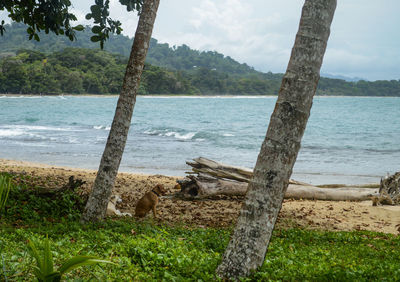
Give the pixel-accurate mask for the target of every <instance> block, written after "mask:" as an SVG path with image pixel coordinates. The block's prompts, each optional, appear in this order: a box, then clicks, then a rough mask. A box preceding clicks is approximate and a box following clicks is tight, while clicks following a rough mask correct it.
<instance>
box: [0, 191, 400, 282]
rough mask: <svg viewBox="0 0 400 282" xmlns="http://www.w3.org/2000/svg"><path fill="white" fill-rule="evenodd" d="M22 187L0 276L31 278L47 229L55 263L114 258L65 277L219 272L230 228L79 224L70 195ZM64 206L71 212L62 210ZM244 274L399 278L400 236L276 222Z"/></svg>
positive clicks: (2, 237) (210, 276)
mask: <svg viewBox="0 0 400 282" xmlns="http://www.w3.org/2000/svg"><path fill="white" fill-rule="evenodd" d="M20 188H21V187H20ZM24 191H25V190H24V189H22V188H21V189H13V191H12V192H10V197H9V200H8V201H7V205H6V209H5V213H4V216H3V217H2V219H1V220H2V221H0V281H3V280H5V279H6V278H7V279H8V281H33V280H34V276H33V274H32V266H33V265H35V260H34V259H33V258H32V257H31V256H30V255H29V252H28V249H29V248H28V240H30V241H32V242H33V243H34V244H35V245H36V246H43V242H44V240H45V238H46V236H48V238H49V240H50V244H51V250H52V251H53V257H54V262H55V268H58V267H59V266H60V265H61V264H62V262H65V261H66V260H68V259H69V258H71V257H73V256H78V255H88V256H95V257H98V258H100V259H105V260H110V261H112V262H113V263H115V265H111V264H99V265H95V266H89V267H86V268H80V269H76V270H74V271H72V272H71V273H68V274H67V275H66V276H65V278H66V280H67V281H89V280H92V281H132V280H134V281H162V280H164V281H199V280H200V281H201V280H202V281H217V280H218V279H217V278H216V277H215V274H214V272H215V268H216V267H217V265H218V263H219V262H220V259H221V256H222V253H223V252H224V249H225V247H226V245H227V243H228V240H229V235H230V231H231V230H230V229H213V228H196V227H187V226H184V225H175V226H167V225H163V224H161V225H156V224H154V223H153V222H152V221H151V220H150V221H145V222H136V221H135V220H134V219H118V220H116V219H114V220H107V221H104V222H101V223H98V224H88V225H80V224H79V223H78V221H77V218H78V217H79V213H80V212H79V209H76V210H74V211H73V212H72V211H71V209H72V206H71V205H73V203H76V202H75V199H74V198H73V197H72V196H71V197H72V198H71V197H70V196H69V197H65V198H61V199H58V200H52V201H44V200H43V199H40V198H36V197H35V196H34V194H30V193H28V194H29V195H30V196H29V197H30V198H28V199H25V197H26V194H25V192H26V191H25V192H24ZM20 199H24V200H23V201H21V202H19V201H20ZM10 205H12V206H10ZM57 205H58V208H57V209H56V206H57ZM42 209H43V210H42ZM55 209H56V210H55ZM52 210H53V213H52ZM69 212H72V216H67V215H66V214H67V213H69ZM29 215H32V216H31V217H30V216H29ZM50 219H51V220H50ZM4 270H5V271H4ZM243 280H244V281H269V280H272V281H276V280H280V281H307V280H308V281H371V280H379V281H400V237H399V236H394V235H386V234H380V233H373V232H365V231H358V232H325V231H310V230H302V229H290V230H275V232H274V234H273V238H272V240H271V244H270V247H269V251H268V254H267V256H266V259H265V262H264V264H263V266H262V267H261V268H260V269H259V271H257V272H255V273H253V274H252V276H250V277H249V278H247V279H243Z"/></svg>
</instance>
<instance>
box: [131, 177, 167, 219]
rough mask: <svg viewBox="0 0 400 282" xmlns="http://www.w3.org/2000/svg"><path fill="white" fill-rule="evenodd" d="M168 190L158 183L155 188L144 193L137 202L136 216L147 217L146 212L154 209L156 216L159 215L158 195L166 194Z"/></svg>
mask: <svg viewBox="0 0 400 282" xmlns="http://www.w3.org/2000/svg"><path fill="white" fill-rule="evenodd" d="M166 192H167V191H166V190H165V188H164V186H163V185H161V184H157V185H156V186H155V187H154V188H153V190H151V191H150V192H147V193H146V194H144V196H143V197H142V198H141V199H140V200H139V201H138V202H137V204H136V209H135V216H136V217H145V216H146V214H147V213H148V212H149V211H150V210H151V209H153V215H154V218H156V215H157V209H156V206H157V204H158V197H160V196H161V195H165V193H166Z"/></svg>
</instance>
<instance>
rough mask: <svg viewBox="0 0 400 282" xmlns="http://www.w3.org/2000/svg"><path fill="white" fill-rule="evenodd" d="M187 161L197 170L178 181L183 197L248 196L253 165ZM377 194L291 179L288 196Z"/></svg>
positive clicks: (361, 197)
mask: <svg viewBox="0 0 400 282" xmlns="http://www.w3.org/2000/svg"><path fill="white" fill-rule="evenodd" d="M187 164H188V165H190V166H191V167H192V170H193V171H192V172H189V175H188V176H187V177H185V178H184V179H182V180H178V181H177V182H178V184H179V186H180V188H181V190H180V192H178V193H177V194H175V197H179V198H183V199H205V198H210V197H213V196H217V195H225V196H244V195H245V194H246V192H247V185H248V181H249V179H250V177H251V176H252V174H253V172H252V171H251V169H248V168H240V167H235V166H230V165H226V164H222V163H218V162H215V161H213V160H209V159H206V158H197V159H194V160H193V161H188V162H187ZM194 174H197V175H194ZM377 195H378V189H377V188H357V187H343V188H321V187H316V186H312V185H310V184H307V183H303V182H298V181H295V180H290V182H289V187H288V189H287V191H286V194H285V198H290V199H316V200H330V201H364V200H369V199H371V198H372V197H374V196H377Z"/></svg>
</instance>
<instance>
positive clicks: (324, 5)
mask: <svg viewBox="0 0 400 282" xmlns="http://www.w3.org/2000/svg"><path fill="white" fill-rule="evenodd" d="M335 8H336V0H306V1H305V3H304V6H303V10H302V15H301V19H300V25H299V30H298V32H297V35H296V40H295V43H294V47H293V49H292V54H291V57H290V61H289V65H288V67H287V70H286V74H285V75H284V77H283V79H282V85H281V88H280V90H279V96H278V100H277V102H276V105H275V109H274V112H273V113H272V116H271V120H270V123H269V127H268V131H267V135H266V138H265V140H264V142H263V144H262V146H261V150H260V153H259V155H258V159H257V163H256V166H255V168H254V175H253V178H252V179H251V181H250V182H249V188H248V192H247V195H246V199H245V202H244V205H243V208H242V210H241V213H240V216H239V218H238V222H237V225H236V228H235V231H234V233H233V235H232V238H231V241H230V242H229V244H228V247H227V249H226V251H225V253H224V255H223V259H222V262H221V264H220V265H219V266H218V268H217V274H218V275H219V276H221V277H225V278H233V279H237V278H238V277H241V276H247V275H248V274H249V273H250V271H251V270H255V269H256V268H257V267H259V266H261V265H262V263H263V262H264V259H265V255H266V252H267V248H268V244H269V241H270V238H271V235H272V231H273V229H274V226H275V221H276V218H277V216H278V213H279V211H280V209H281V207H282V201H283V196H284V194H285V192H286V189H287V187H288V182H289V178H290V176H291V174H292V169H293V165H294V163H295V161H296V158H297V154H298V151H299V149H300V142H301V138H302V136H303V133H304V130H305V128H306V124H307V120H308V117H309V115H310V110H311V105H312V99H313V96H314V94H315V91H316V88H317V84H318V80H319V71H320V68H321V64H322V59H323V56H324V53H325V49H326V45H327V41H328V38H329V33H330V25H331V22H332V19H333V14H334V11H335Z"/></svg>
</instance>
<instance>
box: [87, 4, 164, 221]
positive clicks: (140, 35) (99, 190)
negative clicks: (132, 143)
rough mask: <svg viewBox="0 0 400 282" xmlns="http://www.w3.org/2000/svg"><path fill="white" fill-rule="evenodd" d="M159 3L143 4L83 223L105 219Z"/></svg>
mask: <svg viewBox="0 0 400 282" xmlns="http://www.w3.org/2000/svg"><path fill="white" fill-rule="evenodd" d="M159 2H160V0H145V1H144V3H143V7H142V12H141V14H140V17H139V23H138V26H137V29H136V33H135V39H134V41H133V45H132V50H131V54H130V57H129V61H128V65H127V68H126V72H125V77H124V81H123V84H122V89H121V94H120V96H119V99H118V104H117V108H116V110H115V116H114V120H113V123H112V125H111V129H110V133H109V135H108V140H107V144H106V147H105V149H104V152H103V156H102V159H101V162H100V167H99V170H98V172H97V176H96V180H95V182H94V185H93V190H92V192H91V194H90V196H89V200H88V202H87V204H86V207H85V211H84V213H83V215H82V218H81V221H82V222H88V221H97V220H100V219H102V218H103V217H104V216H105V213H106V209H107V204H108V202H109V200H110V197H111V192H112V189H113V186H114V181H115V177H116V176H117V173H118V168H119V165H120V162H121V158H122V154H123V152H124V148H125V144H126V140H127V137H128V132H129V127H130V125H131V118H132V113H133V108H134V106H135V102H136V93H137V90H138V88H139V83H140V77H141V74H142V71H143V66H144V61H145V59H146V55H147V50H148V48H149V42H150V38H151V33H152V31H153V25H154V21H155V19H156V15H157V9H158V5H159Z"/></svg>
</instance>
